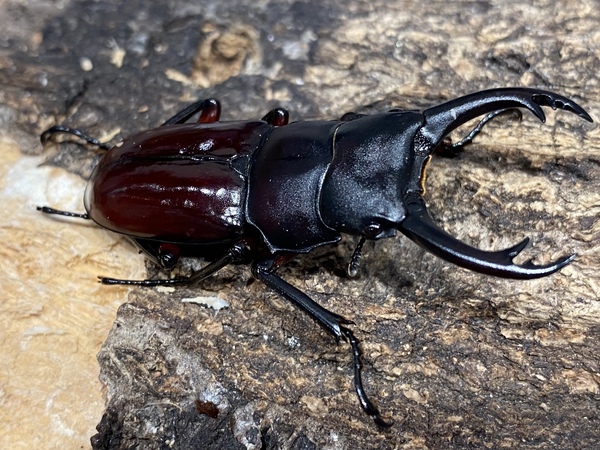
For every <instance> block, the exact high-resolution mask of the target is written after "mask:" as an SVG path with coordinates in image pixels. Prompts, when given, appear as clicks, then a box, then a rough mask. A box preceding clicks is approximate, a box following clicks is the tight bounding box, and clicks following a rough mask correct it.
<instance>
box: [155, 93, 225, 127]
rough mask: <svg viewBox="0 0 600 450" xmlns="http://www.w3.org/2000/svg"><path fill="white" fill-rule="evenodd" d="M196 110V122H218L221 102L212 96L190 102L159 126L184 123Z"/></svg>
mask: <svg viewBox="0 0 600 450" xmlns="http://www.w3.org/2000/svg"><path fill="white" fill-rule="evenodd" d="M197 112H200V117H199V118H198V123H213V122H218V121H219V117H221V104H220V103H219V101H218V100H215V99H214V98H207V99H206V100H200V101H197V102H195V103H192V104H191V105H190V106H188V107H187V108H184V109H182V110H181V111H179V112H178V113H177V114H175V115H174V116H173V117H171V118H170V119H168V120H167V121H165V122H164V123H163V124H162V125H161V126H163V127H164V126H165V125H177V124H182V123H185V122H187V121H188V120H189V118H190V117H192V116H193V115H194V114H196V113H197Z"/></svg>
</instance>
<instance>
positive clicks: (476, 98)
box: [415, 88, 593, 154]
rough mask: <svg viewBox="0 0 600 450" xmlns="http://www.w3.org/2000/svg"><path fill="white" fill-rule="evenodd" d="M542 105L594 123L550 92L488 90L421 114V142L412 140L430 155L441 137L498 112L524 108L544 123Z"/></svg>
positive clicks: (422, 152) (567, 102) (524, 89)
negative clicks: (423, 119)
mask: <svg viewBox="0 0 600 450" xmlns="http://www.w3.org/2000/svg"><path fill="white" fill-rule="evenodd" d="M542 106H550V107H551V108H553V109H564V110H565V111H570V112H572V113H574V114H577V115H578V116H579V117H581V118H582V119H585V120H587V121H588V122H593V120H592V118H591V117H590V115H589V114H588V113H587V112H586V111H585V110H584V109H583V108H582V107H581V106H579V105H578V104H577V103H575V102H574V101H573V100H570V99H568V98H566V97H563V96H562V95H559V94H555V93H553V92H548V91H542V90H540V89H531V88H502V89H490V90H486V91H481V92H475V93H473V94H469V95H465V96H463V97H459V98H457V99H454V100H450V101H449V102H446V103H442V104H441V105H438V106H434V107H432V108H429V109H426V110H425V111H423V116H424V117H425V125H423V127H422V128H421V129H420V131H419V133H420V139H416V140H415V144H416V145H417V148H416V149H415V150H416V151H417V152H418V153H421V154H429V153H431V151H433V149H434V148H435V147H436V146H437V144H438V143H439V142H440V141H441V140H442V139H443V138H444V136H446V135H447V134H448V133H450V132H451V131H452V130H454V129H455V128H457V127H459V126H461V125H462V124H464V123H465V122H468V121H469V120H471V119H474V118H476V117H479V116H481V115H483V114H487V113H490V112H493V111H497V110H500V109H507V108H519V107H521V108H527V109H528V110H529V111H531V112H532V113H533V114H534V115H535V116H536V117H537V118H538V119H540V120H541V121H542V122H545V121H546V116H545V114H544V111H543V110H542Z"/></svg>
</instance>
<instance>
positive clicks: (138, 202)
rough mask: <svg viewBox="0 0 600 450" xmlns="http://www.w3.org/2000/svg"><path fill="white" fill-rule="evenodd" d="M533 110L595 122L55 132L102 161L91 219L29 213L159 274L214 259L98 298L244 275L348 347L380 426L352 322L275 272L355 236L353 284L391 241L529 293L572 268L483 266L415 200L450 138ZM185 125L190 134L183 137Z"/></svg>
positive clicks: (534, 102) (506, 257) (462, 112)
mask: <svg viewBox="0 0 600 450" xmlns="http://www.w3.org/2000/svg"><path fill="white" fill-rule="evenodd" d="M542 106H549V107H552V108H554V109H564V110H566V111H570V112H572V113H575V114H577V115H578V116H580V117H581V118H583V119H585V120H587V121H590V122H591V121H592V119H591V117H590V116H589V115H588V114H587V113H586V112H585V111H584V110H583V108H581V107H580V106H579V105H577V104H576V103H575V102H573V101H571V100H569V99H567V98H565V97H563V96H561V95H558V94H554V93H551V92H546V91H541V90H537V89H527V88H506V89H493V90H488V91H482V92H477V93H474V94H470V95H467V96H464V97H460V98H458V99H455V100H451V101H449V102H446V103H444V104H442V105H439V106H435V107H432V108H429V109H426V110H425V111H423V112H417V111H404V110H391V111H389V112H386V113H382V114H375V115H370V116H362V115H357V114H353V113H349V114H346V115H344V116H343V117H342V118H341V119H340V120H333V121H321V120H319V121H306V122H294V123H290V124H288V113H287V111H285V110H283V109H281V108H277V109H274V110H272V111H271V112H269V113H268V114H267V115H266V116H265V117H263V119H262V120H260V121H252V122H218V120H219V116H220V105H219V103H218V102H217V101H216V100H213V99H209V100H203V101H199V102H196V103H194V104H192V105H190V106H189V107H187V108H185V109H184V110H182V111H181V112H179V113H178V114H176V115H175V116H174V117H172V118H171V119H169V120H167V121H166V122H165V123H164V124H163V125H162V126H161V127H159V128H155V129H151V130H147V131H143V132H141V133H138V134H135V135H133V136H131V137H129V138H127V139H125V140H123V141H122V142H120V143H118V144H117V145H115V146H114V147H112V148H110V149H109V147H108V146H107V145H105V144H101V143H100V142H98V141H97V140H96V139H93V138H91V137H89V136H87V135H86V134H84V133H82V132H81V131H79V130H76V129H71V128H67V127H63V126H57V127H53V128H51V129H49V130H48V131H46V132H45V133H43V134H42V137H41V139H42V143H45V142H46V141H47V140H48V139H49V138H50V137H51V136H53V135H54V134H56V133H61V132H65V133H71V134H73V135H76V136H78V137H80V138H83V139H84V140H85V141H87V142H88V143H89V144H92V145H95V146H97V147H100V148H103V149H107V150H108V152H107V153H106V154H105V156H104V157H103V158H102V160H101V161H100V163H99V164H98V166H97V167H96V168H95V170H94V172H93V174H92V176H91V178H90V180H89V183H88V186H87V189H86V193H85V209H86V211H87V213H85V214H76V213H69V212H65V211H59V210H55V209H53V208H49V207H39V208H38V209H39V210H41V211H42V212H45V213H50V214H60V215H66V216H71V217H79V218H83V219H91V220H93V221H94V222H96V223H97V224H98V225H100V226H102V227H104V228H107V229H109V230H112V231H115V232H117V233H122V234H124V235H127V236H129V237H130V238H131V239H132V240H133V241H134V242H135V243H136V244H137V245H138V246H139V247H140V248H141V249H142V250H143V251H144V252H145V253H146V254H147V255H148V256H149V257H150V258H151V259H152V260H154V261H155V262H156V263H158V264H160V265H161V266H162V267H164V268H166V269H171V268H173V267H174V266H175V264H176V263H177V261H178V260H179V258H180V257H181V256H186V255H192V256H205V255H207V254H208V253H209V250H210V254H211V255H214V254H215V253H214V252H215V249H217V251H218V250H220V252H221V253H220V254H218V256H217V257H216V258H213V259H212V260H211V262H209V263H208V264H207V265H206V266H205V267H203V268H202V269H201V270H199V271H198V272H196V273H194V274H193V275H191V276H190V277H176V278H171V279H167V280H159V279H149V280H139V281H134V280H119V279H114V278H104V277H102V278H100V281H101V282H102V283H104V284H134V285H142V286H158V285H180V284H187V285H192V284H196V283H199V282H200V281H202V280H204V279H205V278H207V277H208V276H210V275H212V274H214V273H215V272H217V271H218V270H219V269H221V268H223V267H224V266H226V265H228V264H231V263H250V264H251V267H252V274H253V276H254V277H255V278H257V279H258V280H260V281H262V282H263V283H265V284H266V285H267V286H269V287H270V288H272V289H273V290H275V291H276V292H278V293H279V294H281V295H282V296H283V297H284V298H286V299H287V300H289V301H291V302H292V303H293V304H294V305H296V306H297V307H299V308H300V309H302V310H303V311H304V312H306V313H308V315H310V316H311V317H312V318H313V319H314V320H315V321H316V322H317V323H318V324H319V325H321V326H322V327H323V328H324V329H325V330H326V331H327V332H328V333H329V334H331V335H332V336H333V337H334V338H335V339H336V341H339V340H340V339H343V340H347V341H349V343H350V345H351V347H352V354H353V358H354V386H355V389H356V393H357V395H358V399H359V402H360V405H361V407H362V409H363V410H364V411H365V412H366V413H367V414H368V415H369V416H371V417H372V418H373V419H374V420H375V422H376V423H377V424H378V425H381V426H388V425H390V423H388V422H386V421H385V420H384V419H383V418H382V417H381V415H380V413H379V411H378V409H377V407H376V406H375V405H374V404H373V403H372V402H371V401H370V400H369V398H368V396H367V395H366V392H365V390H364V388H363V385H362V381H361V365H362V364H361V354H360V350H359V346H358V340H357V339H356V337H355V336H354V334H353V333H352V331H351V330H350V328H348V325H349V324H351V323H352V322H350V321H349V320H347V319H345V318H344V317H342V316H340V315H338V314H336V313H333V312H331V311H328V310H327V309H325V308H323V307H322V306H320V305H319V304H318V303H316V302H315V301H313V300H312V299H311V298H309V297H308V296H307V295H306V294H304V293H303V292H301V291H300V290H298V289H297V288H295V287H293V286H292V285H290V284H288V283H287V282H286V281H284V280H283V279H282V278H280V277H279V276H278V275H277V273H276V271H277V269H278V268H279V267H280V266H281V265H282V264H284V263H285V262H286V261H288V260H289V259H290V258H291V257H293V256H294V255H296V254H298V253H307V252H310V251H311V250H313V249H314V248H316V247H319V246H322V245H326V244H334V243H336V242H338V241H339V240H340V238H341V236H340V233H347V234H351V235H356V236H360V241H359V244H358V246H357V249H356V251H355V252H354V255H353V257H352V259H351V262H350V265H349V268H348V273H349V274H350V275H354V274H356V271H357V266H358V261H359V259H360V252H361V247H362V245H363V243H364V242H365V240H366V239H371V240H373V239H381V238H387V237H392V236H395V235H396V232H397V231H400V232H402V233H403V234H405V235H406V236H408V237H409V238H410V239H412V240H413V241H415V242H417V243H418V244H420V245H422V246H423V247H425V248H426V249H427V250H429V251H431V252H432V253H434V254H436V255H437V256H439V257H441V258H444V259H446V260H448V261H450V262H453V263H455V264H457V265H459V266H462V267H465V268H468V269H471V270H474V271H477V272H481V273H484V274H488V275H495V276H500V277H506V278H518V279H532V278H537V277H542V276H546V275H549V274H551V273H553V272H556V271H557V270H559V269H561V268H562V267H564V266H565V265H567V264H568V263H569V262H570V261H571V260H572V259H573V256H569V257H563V258H560V259H558V260H556V261H554V262H552V263H550V264H547V265H534V264H532V263H531V262H528V263H525V264H523V265H518V264H515V263H513V258H514V257H515V256H517V255H518V254H519V253H520V252H521V251H522V250H523V249H524V248H525V246H526V245H527V242H528V240H527V239H525V240H524V241H522V242H520V243H519V244H517V245H515V246H513V247H510V248H508V249H505V250H501V251H493V252H488V251H482V250H478V249H476V248H473V247H471V246H469V245H467V244H465V243H463V242H461V241H458V240H457V239H455V238H453V237H452V236H450V235H449V234H447V233H445V232H444V231H442V230H441V229H439V228H438V227H437V226H436V225H435V224H434V222H433V221H432V220H431V218H430V217H429V215H428V213H427V210H426V208H425V204H424V201H423V198H422V194H423V180H424V171H425V167H426V164H427V162H428V161H429V159H430V158H431V155H432V152H433V151H434V150H435V149H436V148H437V147H439V146H441V145H444V144H442V140H443V139H444V137H445V136H446V135H448V134H449V133H450V132H451V131H452V130H454V129H456V128H457V127H459V126H460V125H462V124H464V123H465V122H467V121H469V120H471V119H474V118H476V117H479V116H482V115H486V117H485V118H484V119H483V120H482V121H481V123H480V126H482V125H483V124H484V123H485V121H487V120H489V119H490V118H491V117H493V116H494V115H496V114H498V113H500V112H502V111H505V110H507V109H513V108H526V109H528V110H530V111H531V112H532V113H533V114H534V115H535V116H536V117H537V118H538V119H540V120H541V121H544V120H545V116H544V112H543V110H542ZM195 114H199V119H198V123H191V124H190V123H186V122H187V121H188V120H189V119H190V118H191V117H192V116H193V115H195ZM479 128H480V127H479ZM479 128H476V129H475V130H474V132H473V133H471V135H469V136H468V137H467V139H465V140H464V141H463V142H462V143H466V142H468V141H470V140H471V139H472V137H473V136H474V134H476V132H477V131H478V130H479Z"/></svg>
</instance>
